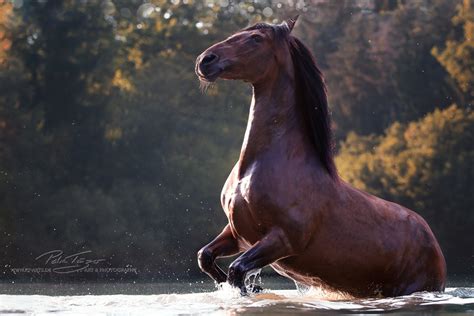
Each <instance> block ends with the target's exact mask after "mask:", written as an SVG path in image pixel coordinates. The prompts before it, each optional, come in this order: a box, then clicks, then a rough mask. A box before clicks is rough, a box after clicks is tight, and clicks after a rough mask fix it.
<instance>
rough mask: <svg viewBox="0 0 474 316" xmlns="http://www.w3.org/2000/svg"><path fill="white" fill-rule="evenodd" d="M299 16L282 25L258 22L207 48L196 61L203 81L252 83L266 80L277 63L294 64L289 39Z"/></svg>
mask: <svg viewBox="0 0 474 316" xmlns="http://www.w3.org/2000/svg"><path fill="white" fill-rule="evenodd" d="M296 19H297V17H295V18H293V19H290V20H287V21H285V22H283V23H281V24H278V25H271V24H265V23H258V24H255V25H253V26H251V27H248V28H246V29H244V30H242V31H240V32H238V33H236V34H234V35H232V36H231V37H229V38H227V39H225V40H224V41H222V42H219V43H217V44H214V45H213V46H211V47H209V48H208V49H206V50H205V51H204V52H203V53H202V54H201V55H199V57H198V58H197V60H196V74H197V76H198V77H199V79H200V80H201V81H204V82H213V81H215V80H216V79H217V78H219V77H220V78H223V79H240V80H244V81H248V82H251V83H255V82H258V81H260V80H262V79H264V78H265V77H266V76H268V75H269V73H270V72H271V71H272V70H274V69H276V68H277V67H276V66H277V64H279V63H280V64H285V63H287V62H288V60H290V61H291V58H290V54H289V50H288V45H286V42H287V41H286V38H287V36H289V34H290V32H291V30H292V29H293V26H294V24H295V22H296Z"/></svg>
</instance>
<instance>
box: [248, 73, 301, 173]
mask: <svg viewBox="0 0 474 316" xmlns="http://www.w3.org/2000/svg"><path fill="white" fill-rule="evenodd" d="M295 103H296V100H295V84H294V80H292V79H291V78H290V77H289V76H288V75H284V74H282V75H280V76H277V77H276V78H275V80H272V81H270V82H265V83H263V84H254V85H253V96H252V103H251V106H250V113H249V120H248V123H247V129H246V131H245V136H244V141H243V145H242V149H241V153H240V165H241V168H240V169H241V172H245V169H246V168H247V167H248V166H249V165H250V164H251V163H252V162H254V161H255V160H256V159H257V158H258V157H259V155H260V154H262V153H263V152H265V151H268V150H271V149H272V148H275V147H276V146H278V147H280V148H282V147H285V146H286V147H289V146H293V147H296V146H303V147H304V146H305V145H307V144H305V141H306V139H307V135H305V134H304V126H305V124H304V122H303V117H302V115H301V113H300V112H299V111H298V109H297V108H296V105H295ZM283 149H284V148H283Z"/></svg>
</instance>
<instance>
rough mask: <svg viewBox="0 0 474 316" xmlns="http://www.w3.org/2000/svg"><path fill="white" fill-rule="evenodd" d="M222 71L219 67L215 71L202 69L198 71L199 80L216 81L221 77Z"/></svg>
mask: <svg viewBox="0 0 474 316" xmlns="http://www.w3.org/2000/svg"><path fill="white" fill-rule="evenodd" d="M221 73H222V69H217V70H215V71H213V72H210V73H206V74H204V73H202V72H201V70H198V71H197V76H198V77H199V80H201V81H205V82H214V81H216V80H217V78H219V75H220V74H221Z"/></svg>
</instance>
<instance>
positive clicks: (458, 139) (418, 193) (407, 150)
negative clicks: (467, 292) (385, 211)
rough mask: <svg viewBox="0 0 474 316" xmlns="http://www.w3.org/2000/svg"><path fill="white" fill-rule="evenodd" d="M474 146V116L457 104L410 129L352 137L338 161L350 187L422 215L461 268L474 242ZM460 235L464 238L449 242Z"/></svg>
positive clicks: (392, 128)
mask: <svg viewBox="0 0 474 316" xmlns="http://www.w3.org/2000/svg"><path fill="white" fill-rule="evenodd" d="M473 143H474V113H473V112H472V111H471V110H469V109H463V108H459V107H457V106H455V105H452V106H450V107H449V108H446V109H444V110H435V111H434V112H432V113H430V114H429V115H427V116H426V117H424V118H423V119H421V120H418V121H415V122H411V123H409V124H400V123H398V122H396V123H394V124H392V125H391V126H390V127H389V128H387V130H386V131H385V133H384V134H383V135H381V136H376V135H369V136H359V135H356V134H354V133H352V134H350V135H349V136H348V137H347V139H346V140H345V141H344V142H343V143H342V144H341V149H340V152H339V155H338V157H337V161H336V162H337V165H338V167H339V172H340V174H341V175H342V177H343V178H344V179H345V180H347V181H348V182H349V183H352V184H353V185H354V186H356V187H358V188H360V189H362V190H366V191H369V192H371V193H373V194H376V195H378V196H381V197H384V198H387V199H389V200H392V201H395V202H398V203H400V204H402V205H405V206H407V207H409V208H412V209H414V210H416V211H417V212H419V213H420V214H421V215H422V216H423V217H424V218H425V219H427V221H428V223H430V224H431V226H432V228H433V230H434V232H435V233H436V235H437V237H438V238H439V240H440V241H441V244H442V246H443V249H444V250H445V252H446V255H447V259H448V263H451V264H452V265H451V266H452V267H456V268H460V267H462V266H463V265H464V264H465V262H466V260H470V257H471V255H472V254H471V253H469V251H467V252H466V250H468V249H470V248H472V247H471V246H470V245H472V242H473V241H474V240H472V234H471V233H470V230H471V229H472V227H473V225H474V215H473V213H472V210H471V208H472V205H474V197H473V194H472V193H473V185H472V179H473V178H474V169H473V168H472V161H474V149H473V147H472V144H473ZM456 236H463V238H462V240H461V239H459V240H458V241H457V243H452V242H449V241H451V240H454V239H456ZM469 236H471V237H469ZM464 247H465V248H464Z"/></svg>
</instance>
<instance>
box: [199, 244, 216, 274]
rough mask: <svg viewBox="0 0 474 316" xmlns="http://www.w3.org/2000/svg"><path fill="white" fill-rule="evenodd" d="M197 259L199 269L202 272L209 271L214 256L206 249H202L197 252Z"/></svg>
mask: <svg viewBox="0 0 474 316" xmlns="http://www.w3.org/2000/svg"><path fill="white" fill-rule="evenodd" d="M197 259H198V265H199V268H200V269H201V270H202V271H204V272H206V271H209V269H210V268H211V267H212V264H213V263H214V256H213V255H212V252H211V251H210V250H209V248H207V247H204V248H202V249H201V250H199V251H198V253H197Z"/></svg>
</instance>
